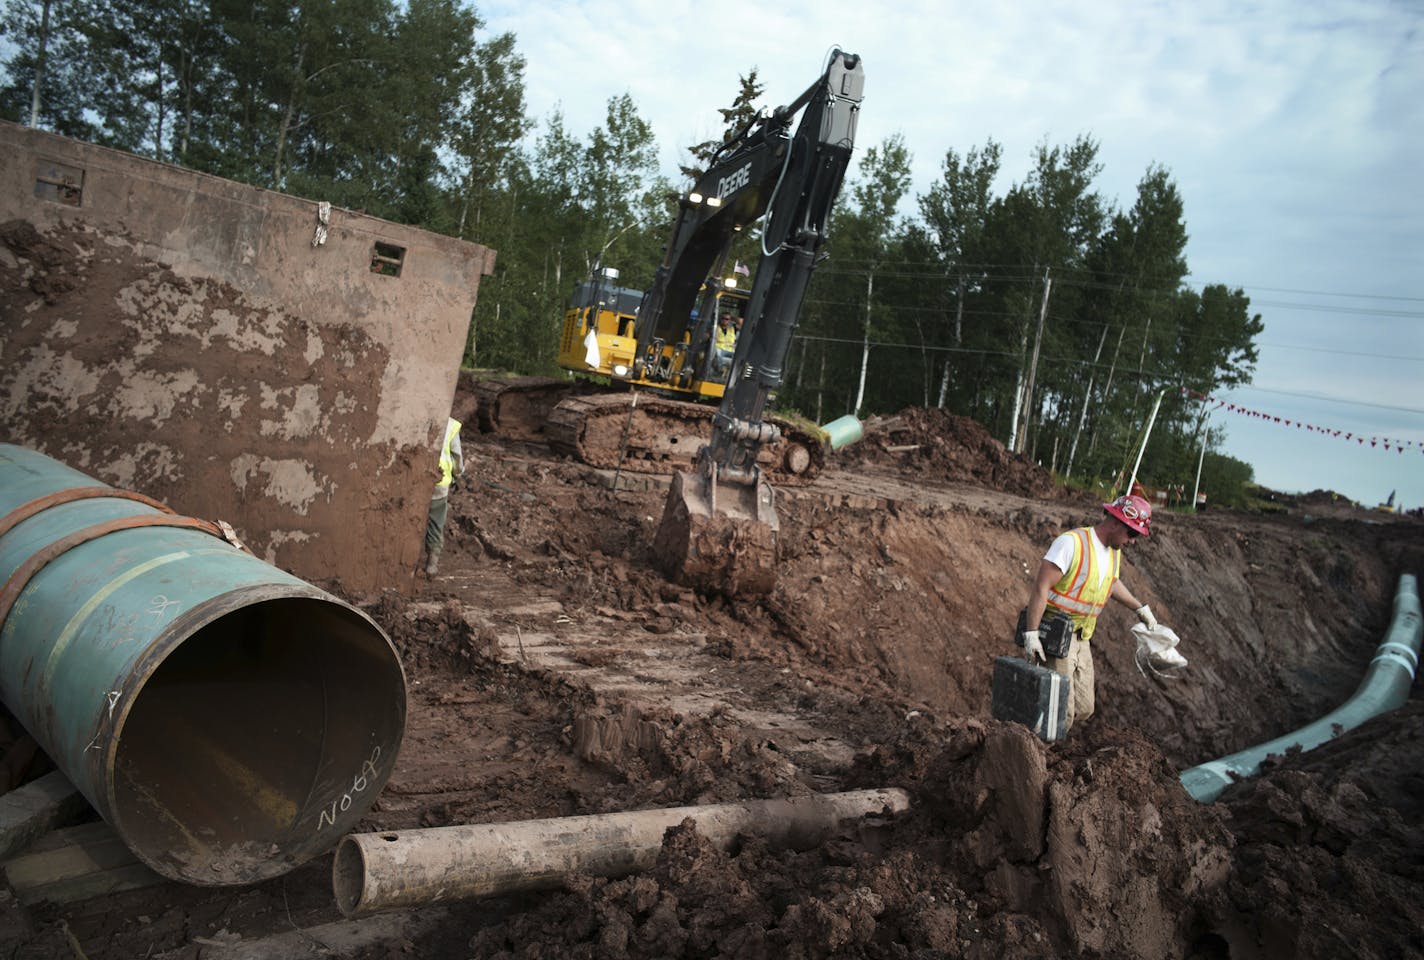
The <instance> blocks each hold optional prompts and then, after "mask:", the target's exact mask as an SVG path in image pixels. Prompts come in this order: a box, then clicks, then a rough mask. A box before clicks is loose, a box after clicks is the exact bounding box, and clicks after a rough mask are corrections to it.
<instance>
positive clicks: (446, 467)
mask: <svg viewBox="0 0 1424 960" xmlns="http://www.w3.org/2000/svg"><path fill="white" fill-rule="evenodd" d="M464 475H465V455H464V451H462V450H461V449H460V421H458V420H456V419H455V418H453V417H451V418H450V419H449V421H448V422H446V424H445V442H444V443H442V444H441V445H440V482H439V483H437V484H436V485H435V492H434V493H432V494H431V495H430V514H429V516H428V517H427V518H426V521H425V572H426V574H427V575H429V576H432V577H433V576H435V573H436V571H438V570H439V569H440V551H441V550H442V549H443V548H444V546H445V516H446V514H447V513H449V511H450V488H451V487H457V486H458V483H457V481H458V480H459V478H460V477H463V476H464Z"/></svg>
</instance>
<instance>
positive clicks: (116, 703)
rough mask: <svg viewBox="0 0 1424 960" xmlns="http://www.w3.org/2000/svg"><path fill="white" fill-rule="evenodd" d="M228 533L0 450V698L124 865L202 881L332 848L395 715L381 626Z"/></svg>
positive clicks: (387, 750)
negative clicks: (126, 854) (112, 833)
mask: <svg viewBox="0 0 1424 960" xmlns="http://www.w3.org/2000/svg"><path fill="white" fill-rule="evenodd" d="M230 533H231V530H230V528H228V529H227V530H226V531H225V530H224V529H223V525H220V524H214V523H210V522H206V521H200V520H194V519H192V518H186V517H178V516H176V515H174V514H172V513H170V512H168V511H167V509H166V508H165V507H164V506H163V505H162V504H158V503H156V502H154V501H150V500H148V498H146V497H142V496H139V495H136V494H132V493H129V492H126V491H119V490H114V489H112V488H110V487H106V486H104V485H103V484H96V483H95V482H94V481H93V480H92V479H90V478H88V477H86V476H84V475H83V474H81V473H78V472H77V471H75V470H71V469H70V468H68V467H66V466H64V465H63V464H60V463H57V462H56V461H54V460H51V459H49V458H48V457H45V456H44V455H42V454H39V453H36V452H34V451H30V450H25V449H24V448H21V447H14V446H11V445H8V444H0V584H3V586H0V631H3V643H0V694H3V697H4V700H5V704H6V706H7V707H9V709H10V711H11V713H13V714H14V715H15V716H16V717H17V718H18V719H19V720H20V721H21V722H22V723H23V724H24V725H25V727H26V729H27V730H29V732H30V734H31V735H32V736H33V737H34V738H35V740H37V741H38V742H39V743H40V745H41V746H42V747H43V748H44V750H45V752H46V753H47V754H49V756H50V758H51V759H52V760H53V761H54V762H55V765H56V766H58V767H59V768H60V770H62V771H63V772H64V774H65V775H66V776H67V777H68V778H69V779H70V781H71V782H72V783H73V784H74V785H75V786H76V787H77V788H78V789H79V791H80V792H81V793H83V794H84V796H85V798H86V799H87V800H88V801H89V802H90V803H91V804H92V805H93V806H94V808H95V809H96V810H97V811H98V812H99V814H100V815H101V816H103V817H104V819H105V820H107V821H108V822H109V824H110V825H111V826H113V827H114V829H115V830H116V831H117V832H118V834H119V836H120V837H122V838H123V840H124V842H125V843H126V844H128V846H129V848H130V849H131V850H132V851H133V852H134V854H135V855H136V856H137V857H138V858H139V859H140V860H142V861H144V862H145V863H147V864H148V865H149V866H151V867H152V868H153V869H154V870H156V871H158V872H159V873H161V874H163V875H164V876H166V877H169V878H171V879H174V880H182V881H185V882H188V883H194V884H202V885H211V886H217V885H226V884H241V883H253V882H256V881H260V880H266V879H268V878H270V877H274V876H278V875H280V874H282V873H285V872H286V871H288V870H290V869H291V868H292V867H294V866H296V865H297V864H300V863H302V862H304V861H306V860H308V859H310V858H312V857H314V856H316V855H318V854H320V853H323V852H325V851H326V850H329V849H330V848H331V847H333V846H335V845H336V844H337V842H338V841H339V840H340V839H341V838H342V837H343V836H344V835H345V834H346V833H348V832H349V831H350V830H351V829H352V828H353V827H354V826H355V825H356V824H357V823H358V822H359V821H360V819H361V817H362V816H363V815H364V814H365V812H366V811H367V810H368V809H370V806H371V804H372V803H373V802H374V801H375V799H376V796H377V794H378V793H379V792H380V790H381V788H382V787H383V786H384V785H385V782H386V780H387V779H389V777H390V774H391V770H392V769H393V767H394V764H395V759H396V753H397V752H398V750H399V748H400V741H401V737H402V735H403V734H404V730H405V713H406V690H405V673H404V671H403V670H402V668H401V663H400V656H399V654H398V653H397V652H396V650H395V648H394V646H392V644H391V642H390V640H389V639H388V638H387V637H386V635H385V633H383V632H382V631H381V629H380V627H378V626H377V625H376V624H375V623H374V622H373V621H372V620H371V619H370V618H369V617H367V616H366V615H365V614H364V613H362V612H361V611H360V610H357V609H356V608H355V607H352V606H350V605H349V604H347V603H345V602H343V601H341V600H339V599H338V598H336V597H333V596H331V595H330V594H327V593H325V592H323V591H321V590H319V589H317V588H316V587H314V586H312V585H311V584H309V583H306V582H305V581H303V580H300V579H298V578H297V577H294V576H291V575H290V574H288V573H285V572H283V571H282V570H279V569H278V568H276V567H274V566H272V565H271V564H267V563H264V562H263V561H261V560H259V559H257V558H256V557H254V556H252V555H251V554H250V553H247V552H246V551H244V550H242V549H240V548H239V547H238V546H237V545H236V544H234V543H232V542H231V539H230V536H229V535H230Z"/></svg>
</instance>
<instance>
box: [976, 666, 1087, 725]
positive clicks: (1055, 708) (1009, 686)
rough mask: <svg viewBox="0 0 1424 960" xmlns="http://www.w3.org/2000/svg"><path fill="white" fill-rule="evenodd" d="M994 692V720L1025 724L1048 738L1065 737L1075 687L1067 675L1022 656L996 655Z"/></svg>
mask: <svg viewBox="0 0 1424 960" xmlns="http://www.w3.org/2000/svg"><path fill="white" fill-rule="evenodd" d="M992 694H993V707H992V709H993V713H994V719H996V720H1012V721H1014V722H1015V723H1022V724H1023V725H1024V726H1026V727H1028V728H1029V729H1030V730H1032V731H1033V732H1034V733H1036V734H1038V735H1039V737H1041V738H1042V739H1044V740H1050V741H1051V740H1062V739H1063V736H1064V734H1065V733H1066V732H1067V731H1066V730H1065V729H1064V728H1065V727H1066V726H1067V725H1068V698H1069V697H1070V696H1072V694H1073V687H1072V681H1071V680H1069V679H1068V678H1067V677H1065V676H1063V674H1061V673H1056V672H1054V671H1052V670H1049V669H1048V668H1047V667H1040V666H1038V665H1036V664H1032V663H1029V662H1028V661H1027V660H1020V659H1019V658H1018V657H995V658H994V684H993V690H992Z"/></svg>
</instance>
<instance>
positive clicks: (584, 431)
mask: <svg viewBox="0 0 1424 960" xmlns="http://www.w3.org/2000/svg"><path fill="white" fill-rule="evenodd" d="M716 412H717V408H716V407H715V406H712V405H710V404H702V403H690V402H687V401H682V400H670V399H667V398H665V397H659V396H655V395H652V394H649V393H636V394H635V393H617V394H603V395H592V396H581V397H569V398H566V399H564V400H562V401H560V402H559V404H558V405H557V406H555V407H554V409H553V412H552V413H551V414H550V415H549V419H548V422H547V423H546V424H545V427H544V439H545V440H546V441H547V442H548V444H549V447H550V448H551V449H552V450H553V451H554V452H555V453H559V454H563V455H565V456H569V457H573V458H574V459H575V460H579V461H581V462H583V463H587V464H589V465H590V466H594V467H600V468H603V469H608V470H614V469H619V468H621V469H623V470H626V471H629V472H631V473H660V474H671V473H675V472H677V471H679V470H691V469H692V467H693V463H694V461H695V459H696V457H697V451H698V450H699V449H700V448H701V447H702V445H703V444H705V443H707V442H708V441H709V440H711V438H712V417H713V415H714V414H715V413H716ZM769 419H770V420H771V422H772V423H775V424H776V425H777V426H778V427H780V428H781V439H779V440H778V441H777V442H776V443H774V444H768V445H767V446H765V447H763V448H762V451H761V454H760V455H759V456H758V457H757V462H758V463H760V464H761V467H762V470H763V471H764V472H765V475H766V477H767V479H768V480H770V481H771V482H772V483H774V484H779V485H782V486H786V485H796V484H802V483H809V482H810V481H811V480H813V479H814V478H815V476H816V475H817V474H818V473H820V471H821V468H822V467H823V466H824V465H825V460H826V444H825V440H824V437H823V436H822V435H821V434H820V433H819V432H817V431H815V430H814V428H807V427H804V426H801V425H799V424H796V423H793V422H792V421H789V420H783V419H782V418H780V417H770V418H769Z"/></svg>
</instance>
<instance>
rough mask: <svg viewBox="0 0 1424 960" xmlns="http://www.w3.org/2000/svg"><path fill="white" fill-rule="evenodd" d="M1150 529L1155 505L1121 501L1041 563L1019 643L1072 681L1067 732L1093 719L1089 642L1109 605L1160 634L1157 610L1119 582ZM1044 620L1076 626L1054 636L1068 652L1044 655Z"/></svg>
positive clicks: (1063, 539)
mask: <svg viewBox="0 0 1424 960" xmlns="http://www.w3.org/2000/svg"><path fill="white" fill-rule="evenodd" d="M1151 524H1152V505H1151V504H1150V503H1148V502H1147V501H1146V500H1144V499H1143V498H1142V497H1138V496H1134V495H1132V494H1128V495H1125V496H1121V497H1118V498H1117V499H1116V500H1114V501H1112V502H1111V503H1105V504H1103V518H1102V519H1101V520H1099V521H1098V522H1097V524H1095V525H1094V526H1091V527H1081V528H1079V529H1077V530H1070V531H1068V532H1067V533H1064V534H1062V535H1060V536H1059V537H1058V538H1057V539H1056V540H1054V541H1053V543H1052V544H1051V545H1050V546H1049V548H1048V552H1047V553H1045V554H1044V555H1043V559H1042V560H1041V561H1040V562H1039V565H1038V574H1037V575H1036V576H1035V577H1034V579H1033V584H1032V585H1031V586H1030V587H1029V592H1028V606H1027V607H1026V608H1025V610H1024V619H1023V624H1024V632H1023V634H1022V635H1021V636H1020V638H1019V642H1020V643H1021V644H1022V646H1023V648H1024V653H1025V654H1026V655H1027V656H1028V659H1029V660H1030V661H1031V662H1043V661H1047V664H1048V666H1049V667H1050V668H1052V669H1053V670H1055V671H1056V672H1058V673H1060V674H1062V675H1064V676H1065V677H1068V678H1069V679H1070V680H1071V681H1072V684H1073V689H1072V696H1070V697H1069V699H1068V711H1067V712H1068V717H1067V727H1071V726H1072V725H1073V723H1074V722H1075V721H1082V720H1086V719H1088V717H1090V716H1092V714H1093V706H1094V700H1093V652H1092V648H1091V647H1090V645H1089V641H1090V640H1091V639H1092V637H1093V631H1094V629H1095V628H1096V627H1097V623H1098V615H1099V614H1101V613H1102V612H1103V608H1104V607H1106V606H1107V603H1108V600H1110V599H1111V600H1116V601H1117V602H1118V603H1120V604H1122V605H1123V606H1125V607H1128V608H1130V609H1131V610H1132V611H1133V612H1134V613H1135V614H1137V618H1138V619H1139V620H1141V621H1142V622H1143V623H1144V624H1146V625H1147V628H1148V629H1149V630H1156V629H1157V618H1156V617H1155V616H1153V614H1152V609H1151V608H1150V607H1148V606H1147V604H1145V603H1139V602H1138V600H1137V598H1136V597H1135V596H1133V594H1132V591H1131V590H1129V589H1128V588H1127V585H1126V584H1125V583H1123V582H1122V580H1120V579H1119V578H1118V575H1119V569H1120V567H1121V565H1122V549H1123V548H1124V547H1126V546H1127V545H1128V544H1130V543H1133V542H1135V541H1136V540H1137V538H1138V537H1146V536H1150V535H1151V532H1152V530H1151ZM1045 617H1058V618H1064V617H1066V618H1067V619H1068V620H1069V621H1071V625H1065V629H1064V630H1062V631H1058V630H1055V631H1053V633H1054V634H1055V637H1057V636H1060V635H1061V636H1062V638H1063V640H1064V641H1066V644H1067V649H1066V650H1064V649H1061V648H1055V649H1054V650H1052V651H1049V652H1045V650H1044V642H1043V638H1041V637H1040V632H1041V631H1040V627H1041V626H1042V625H1043V624H1044V620H1045ZM1042 632H1043V633H1045V634H1046V633H1047V632H1048V631H1047V630H1045V631H1042ZM1067 727H1065V730H1066V729H1067Z"/></svg>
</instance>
